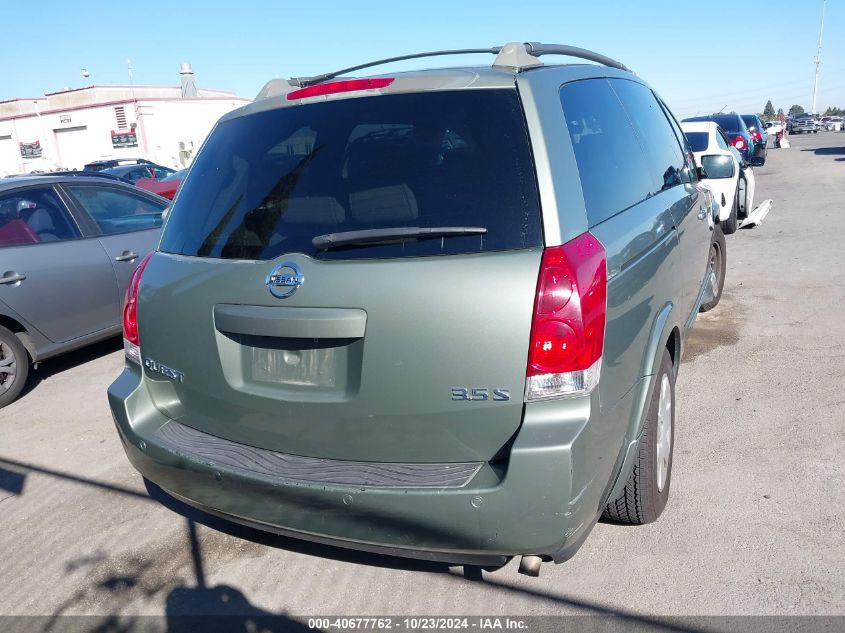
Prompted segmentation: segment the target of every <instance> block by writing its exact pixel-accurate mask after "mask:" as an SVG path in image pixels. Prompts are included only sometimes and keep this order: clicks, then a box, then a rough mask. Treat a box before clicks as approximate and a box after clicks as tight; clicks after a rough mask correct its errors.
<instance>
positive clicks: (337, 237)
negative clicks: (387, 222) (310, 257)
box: [311, 226, 487, 250]
mask: <svg viewBox="0 0 845 633" xmlns="http://www.w3.org/2000/svg"><path fill="white" fill-rule="evenodd" d="M485 233H487V229H486V228H484V227H481V226H436V227H431V228H420V227H418V226H397V227H393V228H388V229H365V230H363V231H343V232H341V233H327V234H326V235H318V236H317V237H315V238H313V239H312V240H311V243H312V244H313V245H314V246H315V247H316V248H319V249H320V250H327V249H330V248H339V247H341V246H364V245H369V244H392V243H395V242H402V241H404V240H424V239H430V238H436V237H456V236H460V235H484V234H485Z"/></svg>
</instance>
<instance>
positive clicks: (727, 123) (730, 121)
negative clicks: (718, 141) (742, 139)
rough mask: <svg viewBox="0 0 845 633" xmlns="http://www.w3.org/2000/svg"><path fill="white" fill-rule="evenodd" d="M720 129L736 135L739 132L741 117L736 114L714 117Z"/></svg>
mask: <svg viewBox="0 0 845 633" xmlns="http://www.w3.org/2000/svg"><path fill="white" fill-rule="evenodd" d="M711 120H712V121H715V122H716V123H717V124H718V125H719V127H720V128H722V129H723V130H725V132H727V133H728V134H735V133H737V132H739V128H740V126H739V117H738V116H737V115H736V114H725V115H718V114H717V115H714V116H713V117H712V118H711Z"/></svg>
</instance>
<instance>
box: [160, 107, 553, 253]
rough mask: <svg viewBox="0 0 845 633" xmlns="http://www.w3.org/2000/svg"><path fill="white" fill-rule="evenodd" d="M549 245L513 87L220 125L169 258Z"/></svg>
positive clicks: (181, 205) (177, 218) (186, 193)
mask: <svg viewBox="0 0 845 633" xmlns="http://www.w3.org/2000/svg"><path fill="white" fill-rule="evenodd" d="M397 227H421V228H432V227H483V228H486V229H487V233H486V234H483V235H466V236H463V235H462V236H452V237H445V238H435V239H420V240H415V239H409V238H404V239H403V240H397V241H395V242H393V243H390V244H376V245H373V244H368V245H366V246H361V245H355V246H344V247H339V248H333V249H328V250H319V249H317V248H316V247H315V246H314V245H313V243H312V239H313V238H315V237H317V236H320V235H326V234H330V233H341V232H347V231H361V230H367V229H386V228H397ZM541 244H542V230H541V225H540V210H539V200H538V194H537V185H536V178H535V174H534V166H533V160H532V157H531V152H530V147H529V142H528V134H527V130H526V127H525V121H524V118H523V114H522V108H521V105H520V102H519V99H518V96H517V94H516V91H514V90H465V91H448V92H430V93H416V94H407V95H388V96H377V97H362V98H353V99H343V100H338V101H328V102H324V103H316V104H310V105H304V106H294V107H289V108H283V109H276V110H270V111H266V112H261V113H257V114H252V115H248V116H243V117H239V118H235V119H231V120H228V121H224V122H222V123H220V124H219V125H218V126H217V128H216V129H215V131H214V132H213V133H212V135H211V136H210V137H209V138H208V140H207V141H206V143H205V146H204V147H203V150H202V151H201V152H200V154H199V156H198V157H197V159H196V161H195V162H194V164H193V165H192V167H191V171H190V174H189V175H188V177H187V179H186V180H185V182H184V184H183V185H182V190H181V192H180V194H179V196H178V200H177V202H176V203H175V205H174V206H173V209H172V211H171V216H170V219H169V220H168V223H167V227H166V229H165V232H164V235H163V238H162V242H161V250H163V251H166V252H170V253H179V254H183V255H190V256H200V257H215V258H225V259H258V260H266V259H272V258H275V257H278V256H280V255H282V254H284V253H291V252H297V253H304V254H306V255H310V256H313V257H317V258H321V259H338V258H344V259H349V258H378V257H401V256H423V255H440V254H455V253H471V252H486V251H496V250H510V249H520V248H528V247H536V246H540V245H541Z"/></svg>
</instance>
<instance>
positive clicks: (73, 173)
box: [20, 169, 131, 184]
mask: <svg viewBox="0 0 845 633" xmlns="http://www.w3.org/2000/svg"><path fill="white" fill-rule="evenodd" d="M20 175H21V176H40V177H44V176H61V177H62V178H65V177H67V176H81V177H83V178H104V179H106V180H119V181H120V182H130V181H128V180H126V179H125V178H121V177H120V176H115V175H114V174H104V173H102V172H99V171H84V170H83V171H71V170H67V169H66V170H60V171H35V172H29V173H27V174H20ZM130 184H131V183H130Z"/></svg>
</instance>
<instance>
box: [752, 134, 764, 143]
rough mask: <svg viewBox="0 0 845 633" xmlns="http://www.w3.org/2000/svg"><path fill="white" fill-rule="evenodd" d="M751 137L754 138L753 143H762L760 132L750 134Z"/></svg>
mask: <svg viewBox="0 0 845 633" xmlns="http://www.w3.org/2000/svg"><path fill="white" fill-rule="evenodd" d="M751 136H752V137H753V138H754V140H755V141H762V140H763V135H762V134H760V132H752V133H751Z"/></svg>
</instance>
